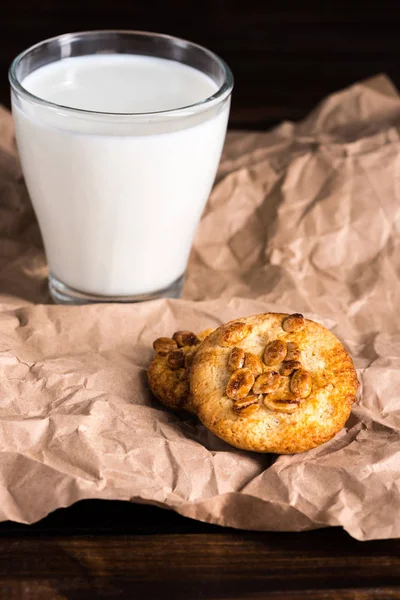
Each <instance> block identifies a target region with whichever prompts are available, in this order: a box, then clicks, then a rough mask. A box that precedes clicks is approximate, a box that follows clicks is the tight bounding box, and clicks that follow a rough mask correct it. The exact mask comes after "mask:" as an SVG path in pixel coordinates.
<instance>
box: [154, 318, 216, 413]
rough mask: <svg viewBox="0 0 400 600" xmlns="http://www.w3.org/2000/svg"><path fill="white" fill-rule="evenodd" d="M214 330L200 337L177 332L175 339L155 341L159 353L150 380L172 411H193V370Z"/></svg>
mask: <svg viewBox="0 0 400 600" xmlns="http://www.w3.org/2000/svg"><path fill="white" fill-rule="evenodd" d="M212 331H214V330H213V329H206V330H204V331H202V332H200V333H199V334H197V335H195V334H194V333H192V332H191V331H176V332H175V333H174V335H173V336H172V338H167V337H161V338H158V339H156V340H155V341H154V343H153V348H154V350H155V352H156V354H155V356H154V358H153V360H152V361H151V363H150V364H149V367H148V369H147V379H148V382H149V386H150V389H151V391H152V392H153V394H154V395H155V397H156V398H157V399H158V400H160V402H162V403H163V404H164V405H165V406H167V407H168V408H172V409H175V410H176V409H180V410H187V411H189V412H193V411H192V409H191V407H190V401H189V372H190V367H191V364H192V361H193V358H194V355H195V352H196V350H197V348H198V347H199V345H200V343H201V342H202V341H203V340H205V339H206V337H207V336H208V335H209V334H210V333H211V332H212Z"/></svg>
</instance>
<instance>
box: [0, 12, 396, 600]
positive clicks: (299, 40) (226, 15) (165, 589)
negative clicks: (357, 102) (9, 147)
mask: <svg viewBox="0 0 400 600" xmlns="http://www.w3.org/2000/svg"><path fill="white" fill-rule="evenodd" d="M96 28H100V29H104V28H124V29H144V30H152V31H161V32H166V33H171V34H174V35H178V36H182V37H185V38H188V39H191V40H193V41H196V42H198V43H201V44H203V45H206V46H208V47H210V48H212V49H213V50H214V51H216V52H217V53H219V54H220V55H221V56H222V57H223V58H225V60H227V62H228V63H229V64H230V66H231V68H232V70H233V72H234V75H235V79H236V87H235V91H234V96H233V107H232V117H231V123H230V124H231V127H247V128H265V127H268V126H270V125H273V124H275V123H277V122H279V121H281V120H283V119H298V118H301V117H303V116H304V115H305V114H306V113H307V112H308V111H309V110H310V109H311V108H313V106H314V105H315V104H316V103H317V102H318V101H319V100H320V99H321V98H322V97H324V96H325V95H326V94H328V93H330V92H332V91H334V90H337V89H340V88H342V87H344V86H346V85H349V84H351V83H353V82H354V81H356V80H359V79H362V78H365V77H368V76H371V75H374V74H376V73H379V72H386V73H388V74H389V76H390V77H391V78H392V79H393V81H394V82H395V83H396V84H397V85H398V86H399V87H400V41H399V38H400V33H399V32H400V10H399V5H398V2H397V1H393V2H387V1H381V2H371V3H367V2H363V3H361V2H356V1H353V2H349V1H346V2H343V1H342V2H341V1H337V2H299V1H296V2H293V1H292V2H288V1H287V0H280V2H276V3H271V2H268V0H264V2H263V1H259V2H255V1H253V0H250V1H248V2H244V1H238V0H203V2H201V3H200V2H196V3H192V2H188V0H171V1H170V2H165V0H157V1H154V0H146V1H143V2H134V1H133V0H113V2H105V1H103V0H86V1H82V0H79V1H78V0H58V1H56V0H53V1H51V2H50V1H43V0H41V1H39V0H18V2H14V3H13V2H11V1H6V0H3V1H2V2H1V3H0V103H3V104H6V105H7V104H8V102H9V100H8V98H9V92H8V82H7V70H8V65H9V63H10V62H11V60H12V59H13V57H14V56H15V55H16V54H17V53H19V52H20V51H21V50H23V49H24V48H26V47H27V46H29V45H31V44H33V43H35V42H37V41H40V40H41V39H44V38H46V37H50V36H53V35H57V34H60V33H64V32H67V31H78V30H84V29H96ZM377 510H384V507H377ZM266 597H267V598H269V599H272V600H274V599H279V600H286V599H287V600H294V599H296V600H303V599H304V600H311V599H312V600H316V599H322V600H350V599H351V600H366V599H370V598H371V599H374V600H375V599H376V600H385V599H394V598H396V599H400V540H382V541H373V542H363V543H362V542H357V541H355V540H353V539H352V538H350V537H349V536H348V535H347V534H346V533H345V532H343V531H342V530H341V529H338V528H335V529H323V530H319V531H313V532H303V533H251V532H240V531H233V530H223V529H221V528H218V527H214V526H210V525H205V524H202V523H197V522H195V521H191V520H188V519H185V518H183V517H180V516H178V515H176V514H174V513H171V512H166V511H163V510H161V509H158V508H154V507H147V506H138V505H133V504H129V503H119V502H103V501H85V502H80V503H78V504H77V505H75V506H73V507H70V508H68V509H62V510H59V511H56V512H55V513H53V514H52V515H50V516H48V517H47V518H46V519H44V520H43V521H41V522H40V523H37V524H34V525H31V526H23V525H18V524H15V523H3V524H1V525H0V598H1V599H3V598H4V599H6V600H10V599H11V600H12V599H13V598H23V599H29V600H36V599H38V600H59V599H64V598H67V599H77V600H83V599H91V598H110V599H114V598H115V599H119V598H127V599H128V598H129V599H136V598H137V599H140V600H141V599H142V598H148V599H150V600H158V599H161V598H162V599H163V600H164V599H165V598H172V599H177V600H179V599H184V600H191V599H192V598H193V599H198V598H203V599H205V600H209V599H224V600H226V599H233V598H234V599H240V600H255V599H262V598H266Z"/></svg>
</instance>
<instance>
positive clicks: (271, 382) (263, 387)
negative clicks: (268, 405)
mask: <svg viewBox="0 0 400 600" xmlns="http://www.w3.org/2000/svg"><path fill="white" fill-rule="evenodd" d="M280 382H281V376H280V375H279V373H277V372H276V371H266V372H265V373H263V374H262V375H260V376H259V377H257V379H256V381H255V384H254V385H253V392H254V393H255V394H271V393H272V392H276V390H277V389H278V387H279V384H280Z"/></svg>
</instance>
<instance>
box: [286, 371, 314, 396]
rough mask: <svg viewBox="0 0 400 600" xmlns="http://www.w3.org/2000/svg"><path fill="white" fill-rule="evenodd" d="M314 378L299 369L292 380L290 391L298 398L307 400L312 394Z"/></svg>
mask: <svg viewBox="0 0 400 600" xmlns="http://www.w3.org/2000/svg"><path fill="white" fill-rule="evenodd" d="M311 389H312V378H311V375H310V373H309V372H308V371H306V370H305V369H298V370H297V371H295V372H294V373H293V375H292V378H291V380H290V391H291V392H292V393H293V394H294V395H295V396H297V397H298V398H307V396H309V395H310V394H311Z"/></svg>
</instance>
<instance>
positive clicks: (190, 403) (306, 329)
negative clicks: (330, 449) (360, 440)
mask: <svg viewBox="0 0 400 600" xmlns="http://www.w3.org/2000/svg"><path fill="white" fill-rule="evenodd" d="M153 346H154V350H155V353H156V354H155V356H154V358H153V360H152V361H151V363H150V365H149V368H148V381H149V386H150V389H151V390H152V392H153V394H154V395H155V396H156V398H158V400H160V402H162V403H163V404H164V405H165V406H167V407H168V408H170V409H173V410H178V409H180V410H186V411H189V412H191V413H193V414H195V415H197V417H198V418H199V419H200V420H201V422H202V423H203V424H204V425H205V426H206V427H207V428H208V429H209V430H210V431H212V432H213V433H214V434H215V435H217V436H218V437H220V438H221V439H223V440H225V441H226V442H227V443H229V444H231V445H232V446H235V447H237V448H241V449H244V450H251V451H254V452H274V453H278V454H292V453H295V452H304V451H306V450H309V449H311V448H314V447H315V446H318V445H319V444H322V443H323V442H326V441H327V440H329V439H330V438H332V437H333V436H334V435H335V434H336V433H337V432H338V431H340V429H341V428H342V427H343V425H344V424H345V423H346V421H347V419H348V417H349V415H350V412H351V408H352V405H353V403H354V402H355V400H356V391H357V387H358V379H357V375H356V371H355V369H354V365H353V361H352V360H351V358H350V356H349V354H348V353H347V352H346V350H345V348H344V347H343V345H342V344H341V342H340V341H339V340H338V339H337V337H336V336H335V335H334V334H333V333H331V332H330V331H329V330H327V329H326V328H325V327H323V326H322V325H320V324H318V323H315V322H314V321H311V320H308V319H305V318H304V317H303V315H301V314H292V315H288V314H282V313H265V314H262V315H256V316H251V317H245V318H240V319H236V320H235V321H231V322H229V323H226V324H225V325H222V326H221V327H219V328H218V329H215V330H210V329H209V330H206V331H202V332H201V333H198V334H197V335H196V334H194V333H192V332H190V331H177V332H175V333H174V335H173V336H172V338H166V337H162V338H158V339H157V340H155V342H154V344H153Z"/></svg>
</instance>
